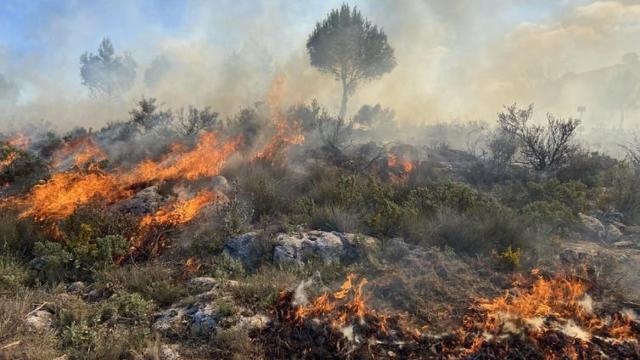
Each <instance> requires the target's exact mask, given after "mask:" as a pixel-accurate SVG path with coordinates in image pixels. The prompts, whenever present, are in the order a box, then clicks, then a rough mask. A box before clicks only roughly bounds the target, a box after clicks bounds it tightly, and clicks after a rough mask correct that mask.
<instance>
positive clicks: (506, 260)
mask: <svg viewBox="0 0 640 360" xmlns="http://www.w3.org/2000/svg"><path fill="white" fill-rule="evenodd" d="M521 258H522V250H520V249H519V248H516V249H515V250H514V249H512V248H511V245H509V247H507V248H506V249H505V250H504V251H502V252H499V253H497V254H496V259H497V261H498V266H499V267H500V268H503V269H505V270H509V271H514V270H517V269H519V268H520V259H521Z"/></svg>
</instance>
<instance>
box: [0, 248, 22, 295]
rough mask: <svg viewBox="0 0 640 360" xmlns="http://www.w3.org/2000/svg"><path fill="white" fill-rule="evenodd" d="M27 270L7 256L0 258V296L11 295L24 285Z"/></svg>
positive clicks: (17, 261) (20, 263)
mask: <svg viewBox="0 0 640 360" xmlns="http://www.w3.org/2000/svg"><path fill="white" fill-rule="evenodd" d="M28 279H29V269H28V268H27V266H25V264H23V263H22V262H20V261H19V260H17V259H15V258H14V257H12V256H9V255H1V256H0V294H4V293H11V292H14V291H16V290H17V289H18V288H19V287H21V286H23V285H25V284H26V282H27V280H28Z"/></svg>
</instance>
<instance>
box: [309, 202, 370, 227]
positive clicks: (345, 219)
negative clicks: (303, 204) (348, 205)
mask: <svg viewBox="0 0 640 360" xmlns="http://www.w3.org/2000/svg"><path fill="white" fill-rule="evenodd" d="M309 226H310V227H311V228H312V229H316V230H322V231H339V232H348V233H358V232H360V231H361V230H362V222H361V220H360V216H359V215H358V214H356V213H355V211H349V210H346V209H343V208H340V207H337V206H329V205H326V206H321V207H318V208H316V209H315V210H314V211H313V213H312V215H311V219H310V221H309Z"/></svg>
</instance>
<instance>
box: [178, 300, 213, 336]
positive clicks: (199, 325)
mask: <svg viewBox="0 0 640 360" xmlns="http://www.w3.org/2000/svg"><path fill="white" fill-rule="evenodd" d="M186 315H187V317H188V318H189V332H190V333H191V335H192V336H203V337H208V336H209V335H212V334H213V333H215V331H216V328H217V327H218V322H219V321H220V318H219V316H218V314H217V308H216V307H215V306H214V305H213V304H211V303H208V304H197V305H196V306H193V307H191V308H189V309H188V310H187V312H186Z"/></svg>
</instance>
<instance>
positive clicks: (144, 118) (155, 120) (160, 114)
mask: <svg viewBox="0 0 640 360" xmlns="http://www.w3.org/2000/svg"><path fill="white" fill-rule="evenodd" d="M156 110H158V105H156V99H155V98H145V97H143V98H142V99H141V100H140V101H138V107H137V108H134V109H133V110H131V111H129V115H130V116H131V123H132V124H135V125H136V126H138V127H141V128H142V129H144V131H149V130H152V129H153V128H155V127H156V126H159V125H167V124H169V123H170V122H171V119H172V114H171V112H170V111H160V110H158V111H156Z"/></svg>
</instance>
